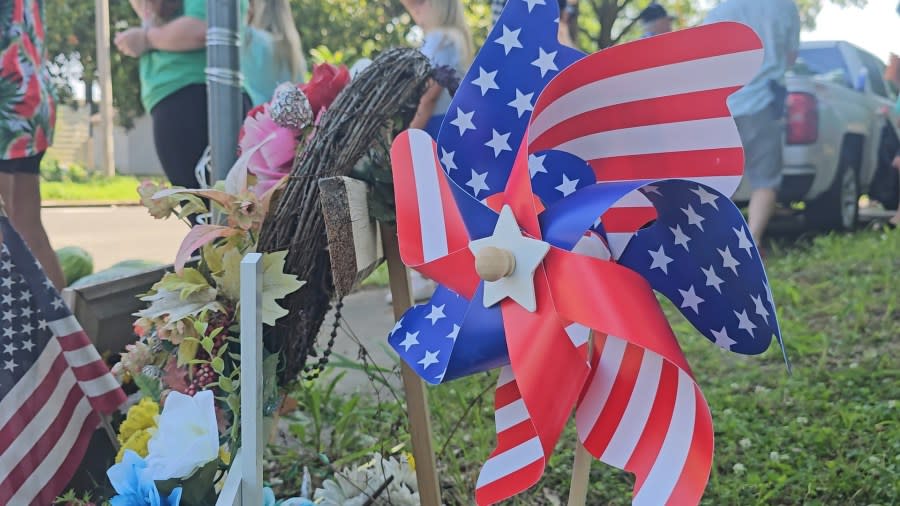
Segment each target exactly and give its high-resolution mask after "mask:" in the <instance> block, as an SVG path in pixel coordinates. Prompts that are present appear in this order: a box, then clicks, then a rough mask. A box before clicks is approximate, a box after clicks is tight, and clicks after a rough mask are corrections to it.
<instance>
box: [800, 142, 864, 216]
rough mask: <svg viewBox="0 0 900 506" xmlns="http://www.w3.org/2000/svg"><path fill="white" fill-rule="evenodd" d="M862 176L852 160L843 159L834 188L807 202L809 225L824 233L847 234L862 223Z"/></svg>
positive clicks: (832, 184)
mask: <svg viewBox="0 0 900 506" xmlns="http://www.w3.org/2000/svg"><path fill="white" fill-rule="evenodd" d="M859 196H860V189H859V174H858V172H857V169H856V168H855V167H853V164H852V163H851V162H850V160H848V159H846V158H845V157H844V156H842V157H841V165H840V167H839V168H838V173H837V176H836V177H835V178H834V182H832V183H831V188H829V189H828V191H826V192H825V193H823V194H822V195H821V196H820V197H819V198H817V199H815V200H813V201H811V202H807V204H806V213H805V214H806V222H807V223H808V224H809V225H810V226H811V227H813V228H815V229H818V230H823V231H831V230H839V231H848V230H853V228H854V227H856V223H857V221H858V220H859Z"/></svg>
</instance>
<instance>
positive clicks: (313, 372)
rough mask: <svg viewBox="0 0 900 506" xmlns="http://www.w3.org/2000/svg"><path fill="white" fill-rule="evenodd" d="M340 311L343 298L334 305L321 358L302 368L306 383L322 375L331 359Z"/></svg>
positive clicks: (338, 325) (339, 320)
mask: <svg viewBox="0 0 900 506" xmlns="http://www.w3.org/2000/svg"><path fill="white" fill-rule="evenodd" d="M342 309H344V298H343V297H341V298H340V299H338V301H337V303H336V304H335V305H334V322H332V324H331V334H330V335H329V339H328V344H326V345H325V349H324V350H322V356H320V357H319V360H317V361H316V363H315V364H313V365H309V364H307V365H306V366H305V367H304V368H303V372H304V377H305V379H306V380H307V381H312V380H315V379H317V378H318V377H319V375H320V374H322V371H323V370H324V369H325V366H326V365H328V360H329V359H330V358H331V350H332V349H333V348H334V340H335V339H336V338H337V333H338V328H339V327H340V326H341V310H342Z"/></svg>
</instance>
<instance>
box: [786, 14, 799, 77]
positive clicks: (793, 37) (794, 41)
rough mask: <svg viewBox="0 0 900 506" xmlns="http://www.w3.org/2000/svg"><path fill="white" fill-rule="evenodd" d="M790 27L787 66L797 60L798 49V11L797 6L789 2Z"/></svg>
mask: <svg viewBox="0 0 900 506" xmlns="http://www.w3.org/2000/svg"><path fill="white" fill-rule="evenodd" d="M791 5H792V9H791V14H790V18H789V19H790V29H789V30H788V45H787V66H788V68H790V67H792V66H794V63H796V62H797V53H798V52H799V51H800V12H799V11H798V10H797V6H796V5H794V3H793V2H791Z"/></svg>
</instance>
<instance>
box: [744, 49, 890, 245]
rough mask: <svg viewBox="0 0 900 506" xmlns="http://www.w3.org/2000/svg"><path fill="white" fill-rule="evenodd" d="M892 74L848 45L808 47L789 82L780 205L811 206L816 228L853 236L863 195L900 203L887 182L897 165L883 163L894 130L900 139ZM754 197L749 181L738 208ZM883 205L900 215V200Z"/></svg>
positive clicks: (806, 211) (807, 211) (810, 218)
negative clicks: (889, 81) (887, 75)
mask: <svg viewBox="0 0 900 506" xmlns="http://www.w3.org/2000/svg"><path fill="white" fill-rule="evenodd" d="M884 69H885V65H884V63H882V62H881V61H880V60H879V59H878V58H876V57H875V56H874V55H872V54H870V53H868V52H866V51H864V50H862V49H860V48H858V47H856V46H854V45H852V44H850V43H848V42H843V41H828V42H803V43H801V45H800V51H799V53H798V58H797V62H796V64H795V65H794V67H793V68H792V69H791V70H790V71H789V72H788V74H787V76H786V79H785V81H786V82H785V84H786V86H787V90H788V95H787V104H786V128H785V135H784V146H783V150H784V151H783V154H784V156H783V163H784V182H783V184H782V188H781V191H780V193H779V201H780V202H782V203H784V204H790V203H799V202H802V203H804V206H802V207H803V208H804V214H805V218H806V222H807V223H808V224H809V225H811V226H812V227H814V228H819V229H826V230H849V229H852V228H853V227H854V226H855V225H856V223H857V219H858V217H859V198H860V196H861V195H862V194H865V193H870V192H871V193H875V192H874V191H872V190H873V189H874V190H882V191H881V192H880V194H881V195H884V194H888V195H890V194H891V192H893V195H894V196H896V195H897V189H896V188H895V189H893V190H890V189H888V190H887V191H885V188H884V187H883V185H884V184H888V183H886V181H891V182H893V181H896V178H894V179H893V180H891V179H890V178H886V177H884V174H890V170H892V169H891V168H890V167H885V164H888V165H889V164H890V161H889V159H890V157H887V158H888V160H887V161H886V160H885V158H886V157H885V156H884V155H883V154H882V156H879V152H880V151H883V150H884V145H883V143H885V142H891V141H890V140H889V139H886V138H887V136H888V135H887V134H888V133H889V130H888V128H894V129H895V130H894V131H895V132H896V127H895V125H896V123H897V122H896V117H893V113H892V112H891V111H892V110H893V105H894V103H895V101H896V96H895V93H894V90H893V89H892V88H891V87H890V86H889V85H888V84H887V83H886V81H885V80H884V78H883V75H884ZM882 137H885V139H883V138H882ZM879 168H881V170H879ZM879 185H881V186H879ZM749 197H750V189H749V187H748V186H747V185H746V179H745V180H744V182H743V183H742V184H741V186H740V188H738V191H737V192H736V193H735V196H734V200H735V201H737V202H746V201H747V200H749ZM891 200H894V201H893V202H891ZM882 201H883V202H882V203H883V205H885V207H887V208H896V198H893V199H890V198H888V199H884V198H883V199H882Z"/></svg>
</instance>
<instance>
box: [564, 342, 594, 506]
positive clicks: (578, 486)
mask: <svg viewBox="0 0 900 506" xmlns="http://www.w3.org/2000/svg"><path fill="white" fill-rule="evenodd" d="M587 345H588V346H587V354H588V360H591V359H592V358H593V353H594V331H593V330H591V331H590V332H589V333H588V342H587ZM575 444H576V445H578V447H577V448H575V462H574V463H573V464H572V483H571V484H570V485H569V502H568V506H584V505H585V503H586V502H587V493H588V483H589V482H590V478H591V463H593V462H594V456H593V455H591V454H590V453H589V452H588V451H587V449H586V448H585V447H584V445H583V444H581V441H579V440H578V439H577V438H576V440H575Z"/></svg>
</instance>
